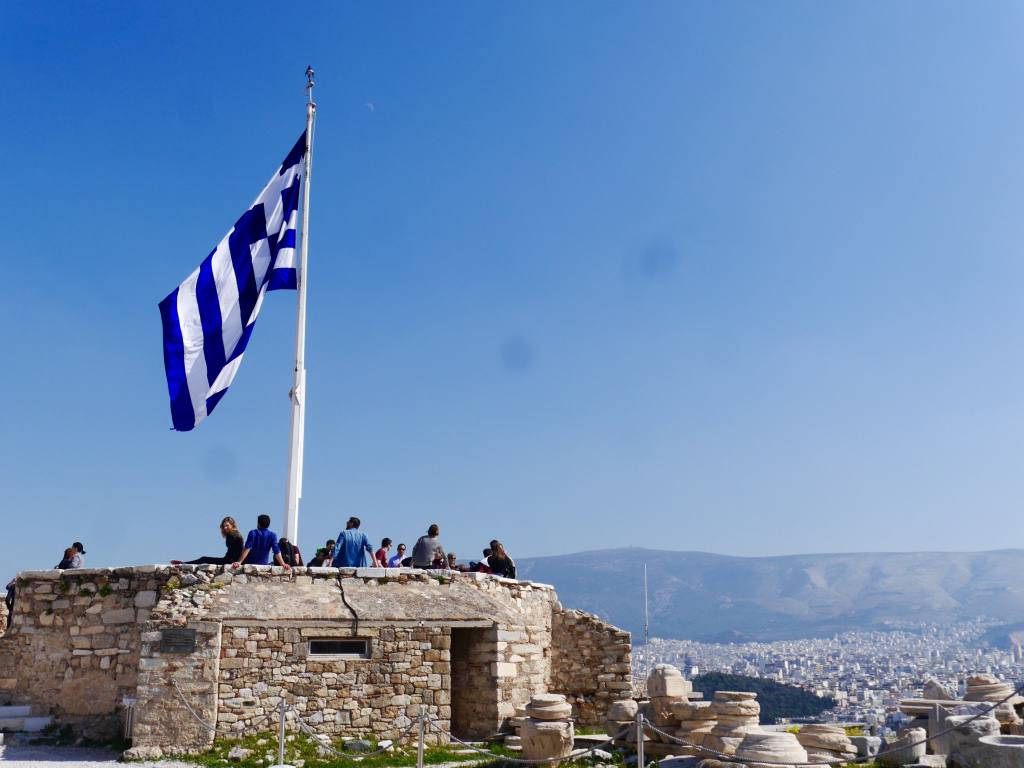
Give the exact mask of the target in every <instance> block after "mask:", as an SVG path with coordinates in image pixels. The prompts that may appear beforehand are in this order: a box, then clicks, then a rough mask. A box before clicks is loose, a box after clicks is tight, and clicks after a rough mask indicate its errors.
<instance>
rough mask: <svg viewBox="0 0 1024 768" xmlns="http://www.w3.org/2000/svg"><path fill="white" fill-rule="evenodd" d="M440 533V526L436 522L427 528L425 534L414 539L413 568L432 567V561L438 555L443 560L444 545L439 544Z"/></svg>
mask: <svg viewBox="0 0 1024 768" xmlns="http://www.w3.org/2000/svg"><path fill="white" fill-rule="evenodd" d="M440 535H441V528H440V526H439V525H438V524H437V523H433V524H432V525H431V526H430V527H429V528H427V535H426V536H420V537H419V539H417V540H416V546H414V547H413V548H412V567H413V568H433V567H434V561H435V560H436V559H437V558H438V556H440V558H441V560H442V561H444V559H445V554H444V547H442V546H441V539H440V538H439V537H440ZM442 567H443V566H442Z"/></svg>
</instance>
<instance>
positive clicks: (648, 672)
mask: <svg viewBox="0 0 1024 768" xmlns="http://www.w3.org/2000/svg"><path fill="white" fill-rule="evenodd" d="M650 631H651V619H650V614H649V613H648V612H647V563H644V659H645V660H646V662H647V663H646V664H645V665H644V667H645V668H644V684H645V685H646V684H647V678H648V677H650V676H651V649H650V648H648V647H647V646H648V642H647V641H648V640H650Z"/></svg>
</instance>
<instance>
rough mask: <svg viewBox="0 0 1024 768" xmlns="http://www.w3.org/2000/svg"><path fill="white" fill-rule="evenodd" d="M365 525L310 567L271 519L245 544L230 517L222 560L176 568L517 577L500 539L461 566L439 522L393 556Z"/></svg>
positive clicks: (348, 529)
mask: <svg viewBox="0 0 1024 768" xmlns="http://www.w3.org/2000/svg"><path fill="white" fill-rule="evenodd" d="M361 524H362V522H361V521H360V519H359V518H358V517H350V518H349V519H348V522H346V523H345V529H344V530H343V531H342V532H341V533H339V534H338V537H337V538H336V539H328V541H327V543H326V545H325V546H323V547H321V548H320V549H318V550H317V552H316V556H315V557H313V559H312V560H310V561H309V563H305V562H304V561H303V559H302V552H300V551H299V548H298V546H296V545H295V544H294V543H293V542H290V541H288V539H282V538H278V536H277V534H276V533H274V532H273V531H272V530H270V516H269V515H260V516H259V517H258V518H257V519H256V527H255V528H253V529H252V530H251V531H249V533H248V535H247V536H246V537H245V538H244V539H243V538H242V533H241V531H239V530H238V524H237V523H236V522H235V519H234V518H233V517H225V518H224V519H223V520H221V522H220V533H221V536H223V537H224V541H225V544H226V545H227V552H225V553H224V556H223V557H199V558H196V559H195V560H185V561H181V560H171V564H172V565H180V564H182V562H185V563H187V564H189V565H203V564H209V565H230V566H232V567H234V568H238V567H240V566H241V565H243V564H244V565H271V564H277V565H282V566H285V567H287V568H291V567H298V566H302V565H309V566H311V567H321V568H323V567H333V568H363V567H368V566H369V567H377V568H427V569H435V570H449V571H470V572H479V573H493V574H496V575H498V576H503V577H505V578H509V579H514V578H515V577H516V564H515V561H513V560H512V558H511V557H509V555H508V553H507V552H506V551H505V547H504V546H503V545H502V543H501V542H500V541H498V540H497V539H493V540H492V541H491V543H490V546H489V547H487V548H485V549H484V551H483V557H482V558H481V559H480V560H475V561H470V562H469V563H468V564H465V563H459V562H458V560H457V558H456V556H455V553H454V552H448V553H446V552H445V550H444V547H443V546H442V545H441V539H440V537H441V528H440V526H438V525H437V523H433V524H432V525H431V526H430V527H429V528H427V532H426V534H425V535H423V536H420V537H419V539H417V540H416V544H415V545H414V546H413V548H412V553H411V554H409V555H407V554H406V552H407V547H406V545H405V544H399V545H398V546H397V547H396V549H395V554H393V555H392V554H391V546H392V544H393V542H392V540H391V539H389V538H384V539H383V540H382V541H381V543H380V547H379V548H377V549H376V550H375V549H374V548H373V547H372V546H371V545H370V540H369V538H367V536H366V534H365V533H363V532H362V531H360V530H359V526H360V525H361ZM82 554H84V550H83V552H82Z"/></svg>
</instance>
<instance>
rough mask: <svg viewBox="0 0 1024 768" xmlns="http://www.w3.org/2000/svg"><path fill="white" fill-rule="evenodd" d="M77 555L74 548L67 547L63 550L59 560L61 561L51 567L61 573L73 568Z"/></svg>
mask: <svg viewBox="0 0 1024 768" xmlns="http://www.w3.org/2000/svg"><path fill="white" fill-rule="evenodd" d="M77 554H78V550H77V549H75V548H74V547H68V548H67V549H65V550H64V557H63V558H61V561H60V562H59V563H57V564H56V565H55V566H53V567H54V568H57V569H58V570H61V571H66V570H68V569H69V568H74V567H75V566H74V562H75V555H77Z"/></svg>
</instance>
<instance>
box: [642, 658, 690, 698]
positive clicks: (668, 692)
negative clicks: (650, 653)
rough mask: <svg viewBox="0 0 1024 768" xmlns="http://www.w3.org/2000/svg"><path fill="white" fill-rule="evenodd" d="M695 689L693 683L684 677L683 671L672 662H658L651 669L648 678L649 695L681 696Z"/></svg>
mask: <svg viewBox="0 0 1024 768" xmlns="http://www.w3.org/2000/svg"><path fill="white" fill-rule="evenodd" d="M692 690H693V683H691V682H690V681H689V680H687V679H686V678H684V677H683V673H682V672H680V671H679V669H678V668H676V667H673V666H672V665H671V664H658V665H656V666H655V667H654V669H652V670H651V674H650V675H649V676H648V678H647V695H648V696H651V697H652V698H653V697H657V696H674V697H677V698H681V697H684V696H686V694H687V693H689V692H690V691H692Z"/></svg>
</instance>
